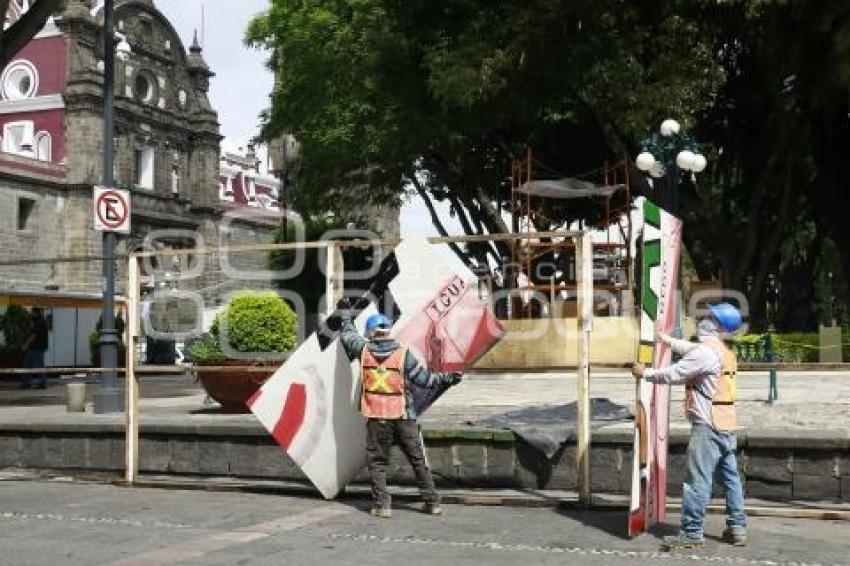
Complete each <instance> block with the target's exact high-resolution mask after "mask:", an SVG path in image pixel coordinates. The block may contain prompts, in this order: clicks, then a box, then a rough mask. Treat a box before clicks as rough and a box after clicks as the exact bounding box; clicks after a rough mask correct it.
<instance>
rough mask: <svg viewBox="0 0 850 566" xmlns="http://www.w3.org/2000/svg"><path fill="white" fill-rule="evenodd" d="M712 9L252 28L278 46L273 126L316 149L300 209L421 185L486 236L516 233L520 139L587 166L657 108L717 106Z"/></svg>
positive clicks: (366, 16) (301, 22)
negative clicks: (511, 193)
mask: <svg viewBox="0 0 850 566" xmlns="http://www.w3.org/2000/svg"><path fill="white" fill-rule="evenodd" d="M662 5H664V6H666V5H667V4H666V3H662ZM699 18H700V13H699V11H698V10H686V11H684V12H683V13H682V14H679V13H673V12H672V11H671V10H667V9H666V8H665V9H664V10H661V11H660V12H659V11H654V10H642V9H638V8H637V7H630V6H625V7H624V5H623V4H622V3H621V2H618V1H614V0H609V1H594V2H559V1H552V0H534V1H530V2H529V1H519V0H514V1H509V2H498V3H493V2H489V1H486V0H478V1H465V2H456V1H448V0H442V1H440V0H438V1H434V0H429V1H427V2H426V1H424V0H414V1H410V2H397V1H392V0H343V1H339V2H333V3H329V2H324V1H320V0H307V1H304V2H291V1H286V0H278V1H274V2H272V6H271V9H270V10H269V11H268V12H266V13H264V14H261V15H260V16H258V17H257V18H256V19H255V20H254V22H253V23H252V24H251V26H250V28H249V30H248V35H247V37H248V41H249V42H251V43H253V44H255V45H262V46H265V47H268V48H270V49H271V50H273V52H274V53H275V56H274V57H273V58H272V60H271V66H272V68H273V70H274V72H275V73H276V76H277V81H276V86H275V89H274V92H273V95H272V106H271V109H270V110H269V112H268V114H267V116H266V122H265V128H264V134H265V135H266V136H267V137H269V138H272V137H274V136H275V135H278V134H279V133H281V132H283V131H287V132H291V133H293V134H294V135H295V136H296V137H297V138H298V139H299V140H300V141H301V142H302V144H303V159H304V163H303V167H302V174H301V176H300V178H299V185H298V187H297V189H296V191H295V193H296V198H295V207H296V208H297V209H298V210H299V211H301V212H302V213H311V212H317V211H321V210H334V211H337V212H340V213H341V214H344V212H345V208H346V207H347V206H349V204H350V200H349V199H351V198H354V199H358V200H359V199H362V198H363V195H364V191H363V190H359V191H352V190H350V189H362V188H363V187H364V186H366V187H368V191H366V194H367V195H368V196H369V197H370V198H372V199H375V200H380V199H386V198H395V197H397V196H398V195H400V194H402V193H403V192H404V191H405V190H406V188H407V187H408V186H412V187H414V189H415V191H416V192H417V193H418V194H419V195H420V196H422V197H423V199H425V201H426V204H428V205H429V206H431V202H432V200H433V199H437V200H446V201H448V202H449V203H450V205H451V209H452V213H453V214H455V215H457V217H458V219H459V221H460V223H461V225H462V226H463V227H464V229H465V230H466V231H467V232H470V233H482V232H488V231H489V232H502V231H506V230H507V227H506V226H505V224H504V222H503V220H502V216H501V214H500V208H501V206H502V205H503V203H504V202H505V196H506V195H505V192H506V173H507V171H508V170H509V161H510V159H511V158H512V157H513V156H514V154H515V153H516V152H517V149H518V148H521V147H525V146H526V145H531V146H533V147H534V148H535V154H536V155H538V156H539V159H540V161H541V162H543V163H548V164H550V165H551V167H552V168H554V169H556V170H558V171H579V170H580V171H584V170H587V169H591V168H595V167H598V166H599V165H600V163H601V162H602V160H603V159H605V158H610V157H612V156H616V157H617V158H621V157H623V155H624V153H625V151H626V149H627V148H628V147H629V145H630V141H629V140H631V139H632V138H634V137H637V136H638V135H639V134H642V133H643V132H644V129H645V124H648V123H650V122H652V121H653V120H655V119H656V118H657V117H659V116H666V115H667V114H668V113H671V112H672V113H674V114H682V113H683V111H684V109H686V108H694V107H696V108H701V107H703V106H705V105H707V104H709V103H710V101H711V99H712V96H713V93H714V92H716V90H717V88H718V86H719V84H720V82H721V80H722V70H721V68H720V66H719V65H718V64H716V63H714V62H713V60H712V54H711V52H710V47H711V46H712V45H713V44H712V43H711V42H710V41H705V40H704V38H703V35H704V34H703V31H702V30H701V28H700V27H699ZM709 39H710V38H709ZM681 53H687V54H688V56H687V57H681V56H679V54H681ZM671 77H675V82H671ZM671 86H675V87H677V88H670V87H671ZM577 140H580V141H577ZM432 219H433V220H434V223H435V225H436V226H437V228H438V230H440V231H441V232H445V230H443V229H442V222H441V219H440V218H439V217H438V216H437V214H436V213H432ZM486 251H490V252H495V250H494V249H492V248H490V249H488V250H486ZM503 251H504V250H503Z"/></svg>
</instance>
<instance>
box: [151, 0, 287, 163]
mask: <svg viewBox="0 0 850 566" xmlns="http://www.w3.org/2000/svg"><path fill="white" fill-rule="evenodd" d="M154 3H155V4H156V6H157V8H159V10H160V11H161V12H162V13H163V14H165V16H166V17H167V18H168V19H169V20H170V21H171V23H172V24H173V25H174V28H175V29H176V30H177V33H179V34H180V37H181V38H182V39H183V43H184V47H187V48H188V47H189V46H190V45H191V44H192V34H193V33H194V31H195V30H196V29H197V30H198V38H199V39H200V38H201V29H202V26H201V6H202V5H203V7H204V10H203V12H204V18H203V20H204V25H203V32H204V33H203V35H204V38H203V39H204V45H203V47H204V52H203V55H204V59H205V60H206V62H207V64H208V65H209V66H210V69H212V71H213V72H214V73H215V74H216V76H215V77H213V78H212V81H211V84H210V102H212V105H213V108H215V109H216V110H218V120H219V122H220V123H221V133H222V135H224V136H225V137H226V138H227V141H226V142H225V147H226V148H232V147H238V146H239V145H242V144H244V143H246V142H247V141H248V139H250V138H251V137H252V136H253V135H254V134H256V132H257V126H258V124H259V117H258V115H259V113H260V112H261V111H262V110H263V109H265V108H266V107H267V106H268V104H269V93H270V92H271V88H272V75H271V72H270V71H269V70H268V69H266V67H265V61H266V59H267V57H268V54H267V53H265V52H263V51H256V50H254V49H250V48H248V47H245V45H244V43H243V42H242V38H243V37H244V35H245V28H246V27H247V25H248V22H249V21H250V20H251V17H252V16H254V15H255V14H257V13H259V12H262V11H263V10H265V9H266V8H267V7H268V5H269V2H268V0H154Z"/></svg>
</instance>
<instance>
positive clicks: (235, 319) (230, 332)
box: [189, 291, 298, 362]
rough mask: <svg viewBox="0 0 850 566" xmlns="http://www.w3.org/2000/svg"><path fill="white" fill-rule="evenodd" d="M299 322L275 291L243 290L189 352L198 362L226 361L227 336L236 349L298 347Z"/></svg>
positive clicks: (267, 350) (272, 350)
mask: <svg viewBox="0 0 850 566" xmlns="http://www.w3.org/2000/svg"><path fill="white" fill-rule="evenodd" d="M297 323H298V321H297V317H296V316H295V313H294V312H293V310H292V309H291V308H290V306H289V305H288V304H287V303H286V301H284V300H283V299H281V298H280V297H279V296H278V295H277V293H275V292H274V291H264V292H254V291H244V292H241V293H238V294H236V295H235V296H234V297H233V298H232V299H231V301H230V303H229V304H228V305H227V307H226V308H225V309H224V310H222V311H220V312H219V313H217V314H216V315H215V318H214V319H213V323H212V326H211V327H210V333H209V335H207V336H204V337H201V338H199V339H197V340H194V341H192V344H191V345H190V347H189V348H190V354H191V357H192V359H193V360H196V361H199V362H210V361H221V360H225V359H227V355H226V354H225V353H224V351H223V349H222V348H221V344H222V342H223V341H224V340H225V339H226V340H227V342H228V344H229V346H230V348H231V349H233V350H236V351H237V352H244V353H253V352H257V353H277V352H286V351H288V350H291V349H292V348H294V347H295V344H296V340H297V334H298V324H297Z"/></svg>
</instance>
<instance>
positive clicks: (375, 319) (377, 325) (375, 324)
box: [366, 314, 393, 333]
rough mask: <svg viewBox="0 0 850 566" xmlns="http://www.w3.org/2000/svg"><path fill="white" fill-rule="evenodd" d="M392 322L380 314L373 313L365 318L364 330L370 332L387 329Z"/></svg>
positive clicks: (390, 326)
mask: <svg viewBox="0 0 850 566" xmlns="http://www.w3.org/2000/svg"><path fill="white" fill-rule="evenodd" d="M392 326H393V323H392V321H391V320H390V319H388V318H387V317H385V316H384V315H382V314H373V315H372V316H370V317H369V318H367V319H366V332H369V333H372V332H375V331H376V330H379V329H380V330H389V329H390V328H392Z"/></svg>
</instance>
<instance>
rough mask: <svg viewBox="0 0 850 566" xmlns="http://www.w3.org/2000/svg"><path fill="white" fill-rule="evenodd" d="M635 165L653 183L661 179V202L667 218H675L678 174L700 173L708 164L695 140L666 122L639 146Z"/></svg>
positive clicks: (677, 206) (677, 127)
mask: <svg viewBox="0 0 850 566" xmlns="http://www.w3.org/2000/svg"><path fill="white" fill-rule="evenodd" d="M640 145H641V152H640V153H639V154H638V156H637V158H636V159H635V165H637V168H638V169H640V170H641V171H644V172H645V173H647V174H648V175H649V176H650V177H652V178H653V179H662V178H663V179H664V183H663V184H662V187H661V190H662V201H663V203H664V205H665V206H666V207H667V208H668V209H669V211H670V213H671V214H674V215H677V216H678V214H679V191H678V188H679V180H680V175H681V173H682V172H690V173H691V174H695V173H701V172H702V171H704V170H705V166H706V165H707V164H708V161H707V160H706V158H705V156H704V155H703V154H702V153H700V151H699V145H698V144H697V142H696V140H694V138H692V137H691V136H689V135H687V134H686V133H684V132H683V131H682V128H681V126H680V125H679V122H677V121H676V120H673V119H670V118H668V119H667V120H664V121H663V122H661V127H660V128H659V129H658V131H657V132H654V133H653V134H652V135H651V136H649V137H648V138H646V139H644V140H643V141H642V142H641V144H640Z"/></svg>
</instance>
